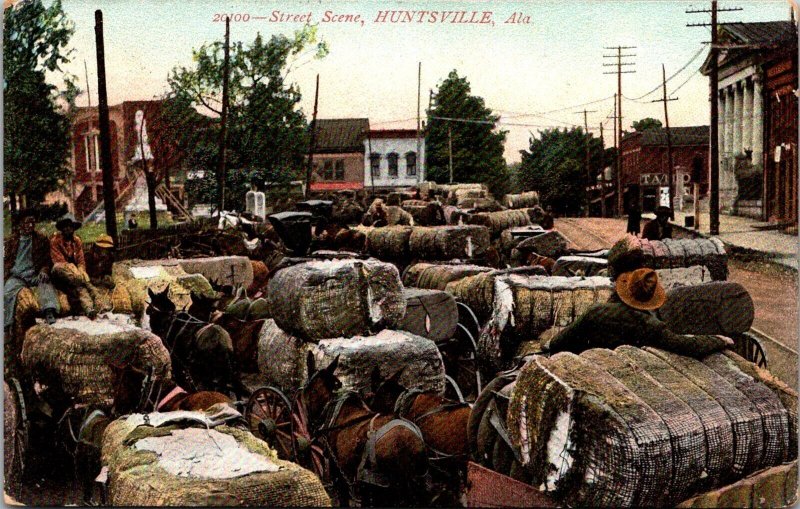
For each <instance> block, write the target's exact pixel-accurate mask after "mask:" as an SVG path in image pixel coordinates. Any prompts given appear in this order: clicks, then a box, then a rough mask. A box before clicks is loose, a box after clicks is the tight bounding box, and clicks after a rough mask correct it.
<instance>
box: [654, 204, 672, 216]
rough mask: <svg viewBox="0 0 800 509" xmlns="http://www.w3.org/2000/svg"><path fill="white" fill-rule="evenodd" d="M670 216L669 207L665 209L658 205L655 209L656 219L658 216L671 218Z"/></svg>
mask: <svg viewBox="0 0 800 509" xmlns="http://www.w3.org/2000/svg"><path fill="white" fill-rule="evenodd" d="M671 215H672V210H670V208H669V207H665V206H664V205H660V206H659V207H658V208H657V209H656V217H658V216H671Z"/></svg>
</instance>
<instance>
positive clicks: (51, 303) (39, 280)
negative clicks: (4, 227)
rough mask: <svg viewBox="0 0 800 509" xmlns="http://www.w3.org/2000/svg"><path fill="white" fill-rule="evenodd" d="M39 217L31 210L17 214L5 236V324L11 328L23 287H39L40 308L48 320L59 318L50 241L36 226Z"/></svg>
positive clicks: (5, 326)
mask: <svg viewBox="0 0 800 509" xmlns="http://www.w3.org/2000/svg"><path fill="white" fill-rule="evenodd" d="M35 226H36V219H35V218H34V217H33V213H32V212H31V211H29V210H25V211H22V212H20V213H19V214H17V215H16V217H14V229H13V232H12V234H11V235H10V236H9V237H8V238H7V239H6V240H5V255H4V259H3V268H4V271H5V275H6V278H7V279H6V281H5V284H4V285H3V306H4V308H3V310H4V312H5V319H4V323H3V326H4V328H5V330H7V331H8V330H9V327H11V326H12V325H13V323H14V312H15V308H16V302H17V294H19V291H20V290H22V289H23V288H26V287H28V288H33V287H37V289H38V292H37V296H38V299H39V308H40V309H41V310H42V313H43V314H44V317H45V320H47V323H53V322H55V321H56V318H55V314H56V309H58V298H57V297H56V291H55V289H54V288H53V285H52V284H51V283H50V269H51V267H52V265H53V262H52V261H51V260H50V243H49V242H48V240H47V237H45V236H44V235H42V234H41V233H39V232H37V231H36V230H35Z"/></svg>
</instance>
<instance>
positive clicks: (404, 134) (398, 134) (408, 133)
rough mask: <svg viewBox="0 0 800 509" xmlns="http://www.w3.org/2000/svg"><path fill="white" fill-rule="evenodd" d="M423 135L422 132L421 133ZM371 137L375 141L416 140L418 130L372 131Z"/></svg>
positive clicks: (370, 132)
mask: <svg viewBox="0 0 800 509" xmlns="http://www.w3.org/2000/svg"><path fill="white" fill-rule="evenodd" d="M420 135H422V131H420ZM369 136H370V138H372V139H373V140H376V139H393V138H416V137H417V130H416V129H371V130H370V131H369Z"/></svg>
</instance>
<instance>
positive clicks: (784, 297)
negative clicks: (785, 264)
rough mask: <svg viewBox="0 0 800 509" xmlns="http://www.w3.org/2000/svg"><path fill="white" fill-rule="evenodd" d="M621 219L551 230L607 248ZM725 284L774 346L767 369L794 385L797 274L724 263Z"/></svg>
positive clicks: (583, 244) (560, 222) (567, 221)
mask: <svg viewBox="0 0 800 509" xmlns="http://www.w3.org/2000/svg"><path fill="white" fill-rule="evenodd" d="M625 226H626V223H625V220H624V219H610V218H561V219H556V221H555V227H556V229H557V230H558V231H560V232H561V233H562V234H563V235H564V236H566V237H567V238H568V239H569V240H570V241H571V242H572V243H573V244H574V245H575V247H576V248H578V249H585V250H595V249H604V248H609V247H611V246H612V245H613V244H614V242H616V241H617V240H618V239H619V238H620V237H622V236H624V235H625ZM728 269H729V276H728V280H729V281H735V282H737V283H739V284H741V285H742V286H744V287H745V288H746V289H747V291H748V292H750V295H751V296H752V298H753V302H754V303H755V310H756V316H755V321H754V322H753V328H754V329H757V330H758V331H760V332H762V333H764V334H766V335H767V336H770V337H771V338H773V339H774V340H775V342H777V343H778V344H770V343H769V342H765V343H766V344H764V348H765V349H766V350H767V357H768V359H769V366H770V370H771V371H773V373H775V374H776V375H778V376H779V377H780V378H781V379H783V380H784V381H786V382H787V383H789V384H790V385H791V386H792V387H796V386H797V327H798V309H797V292H798V288H797V284H798V281H797V274H796V273H791V272H790V271H789V270H784V269H777V268H775V266H773V265H771V264H766V263H759V262H745V261H742V260H739V259H737V258H731V259H729V261H728Z"/></svg>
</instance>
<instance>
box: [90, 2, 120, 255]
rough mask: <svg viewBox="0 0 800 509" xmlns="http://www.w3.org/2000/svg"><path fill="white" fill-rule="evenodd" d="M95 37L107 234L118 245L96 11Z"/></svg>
mask: <svg viewBox="0 0 800 509" xmlns="http://www.w3.org/2000/svg"><path fill="white" fill-rule="evenodd" d="M94 35H95V44H96V45H97V96H98V100H99V113H100V162H101V166H102V169H103V207H104V208H105V213H106V233H107V234H108V235H109V236H110V237H111V239H112V240H113V241H114V245H117V207H116V203H115V200H116V196H115V194H116V193H115V192H114V191H115V190H114V165H113V164H112V160H111V133H110V128H109V121H108V96H107V94H106V58H105V46H104V44H103V11H101V10H100V9H97V10H96V11H94Z"/></svg>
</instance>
